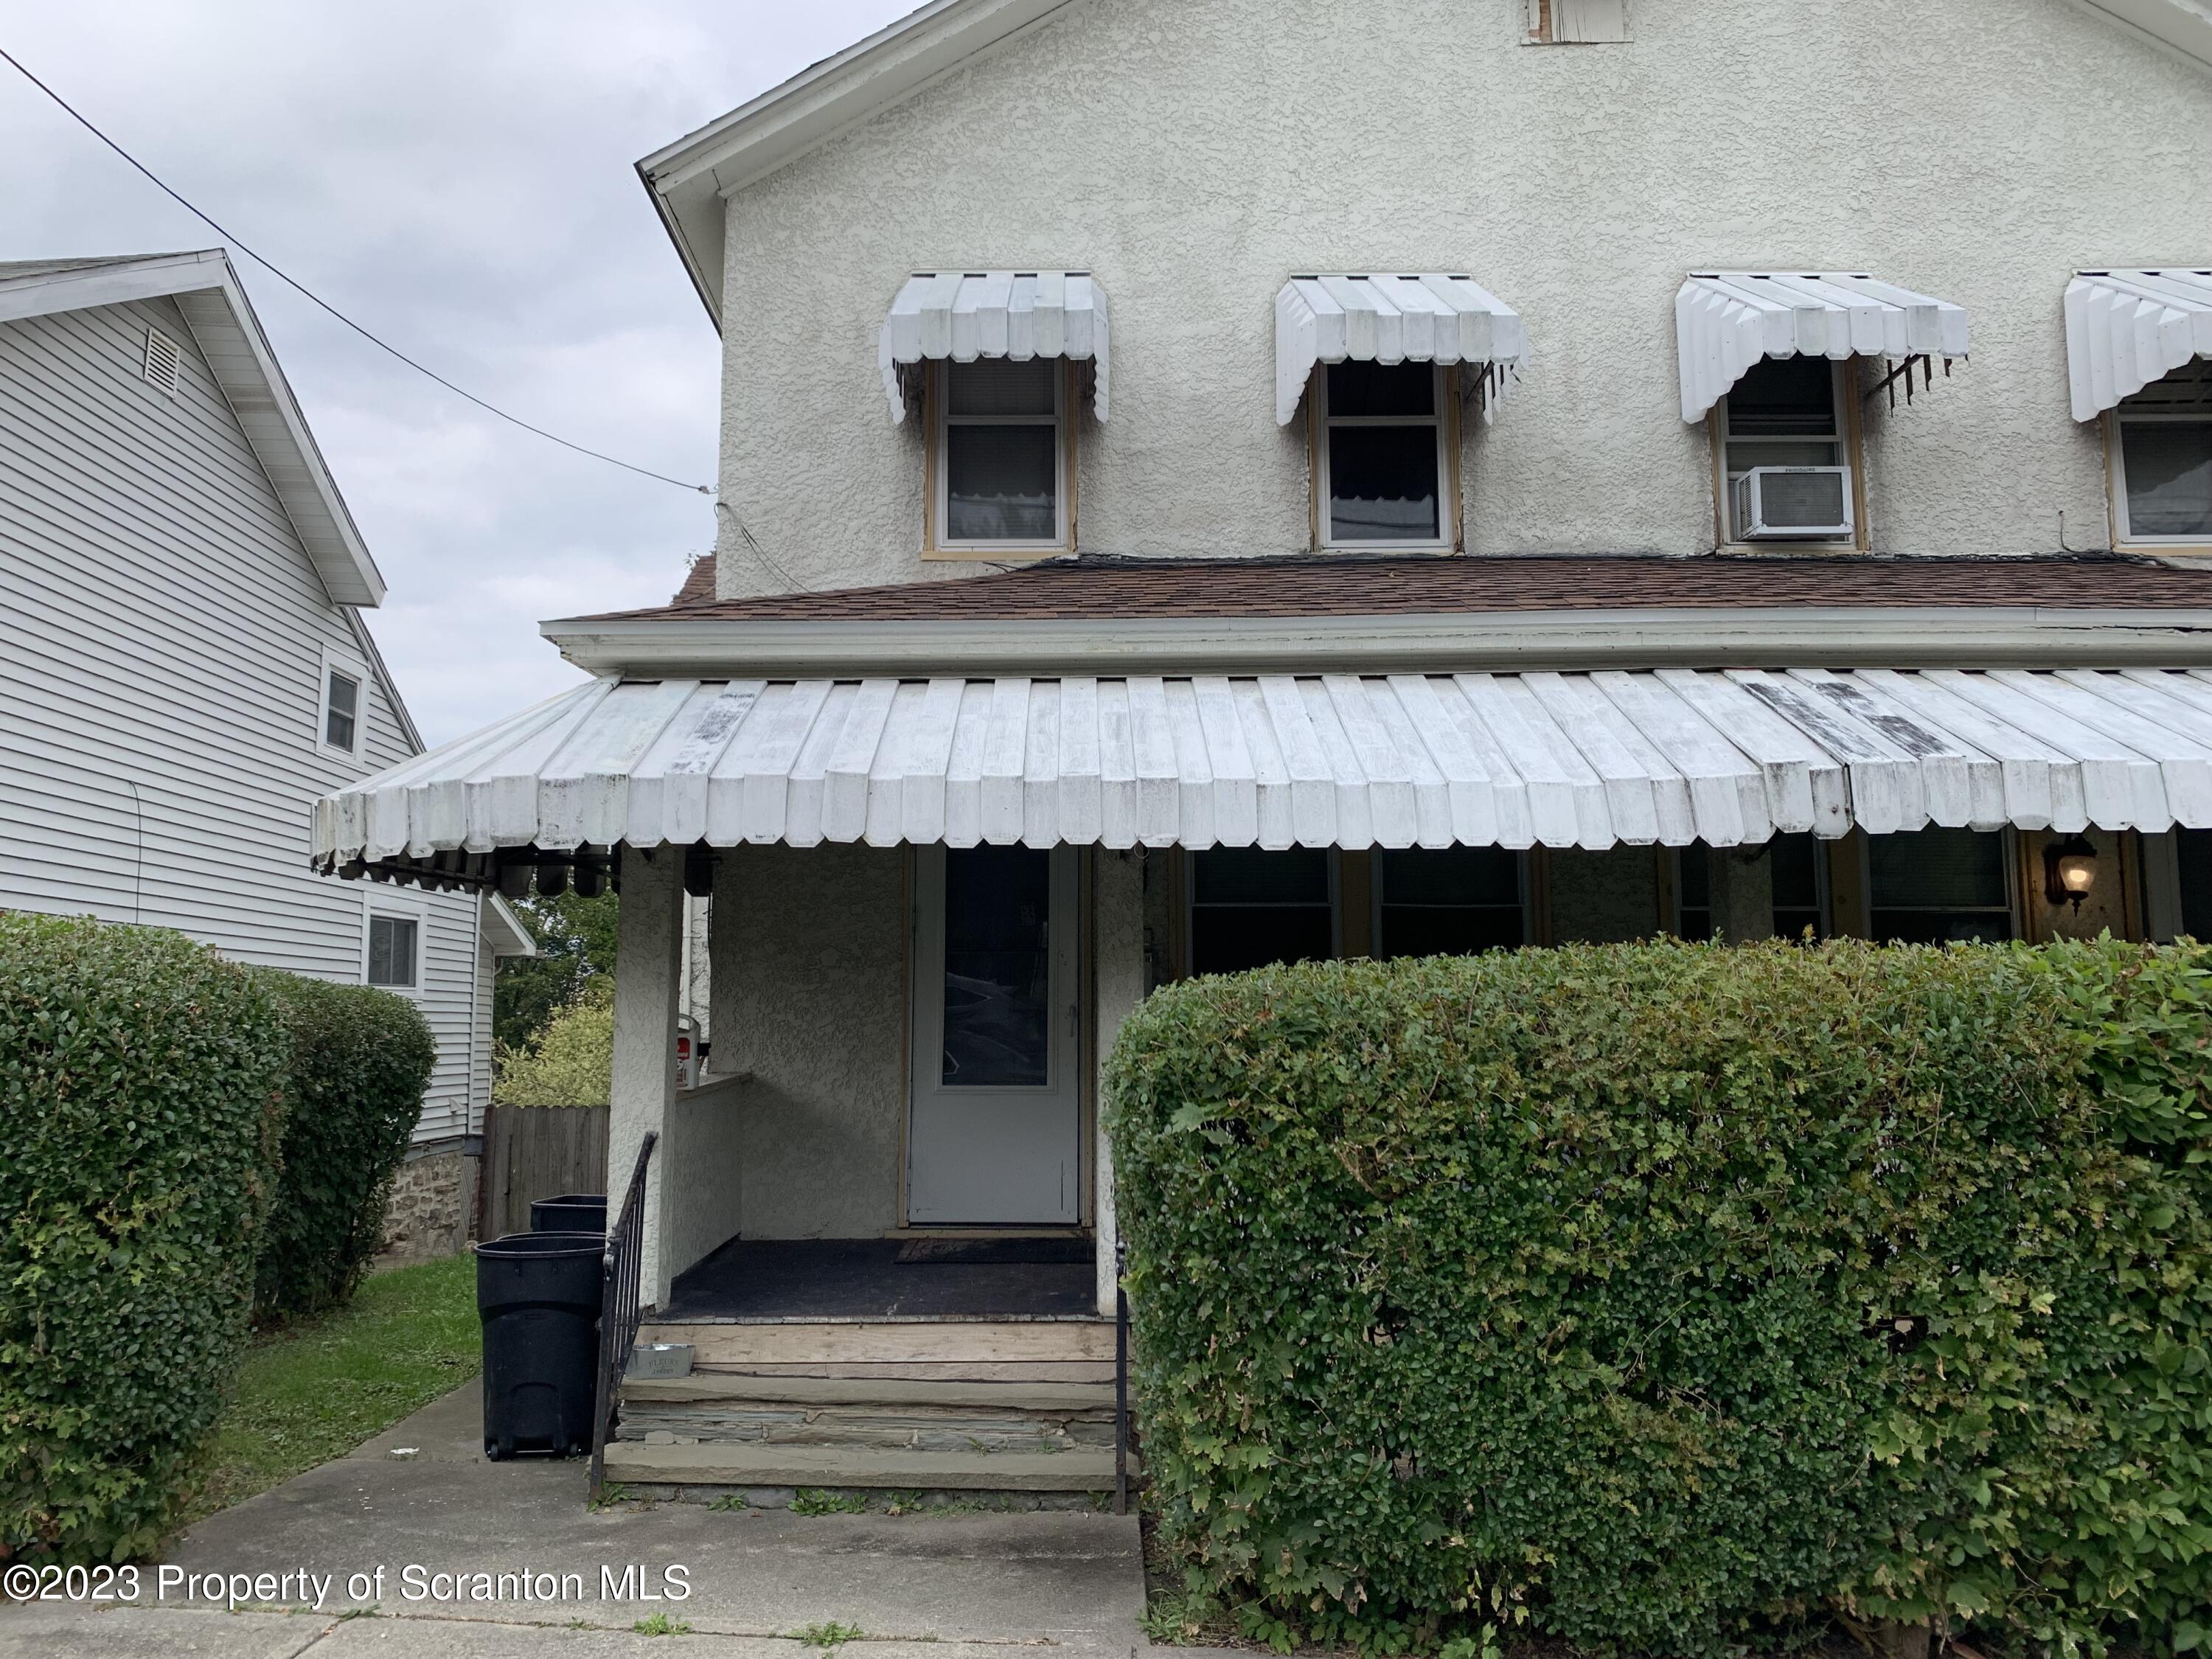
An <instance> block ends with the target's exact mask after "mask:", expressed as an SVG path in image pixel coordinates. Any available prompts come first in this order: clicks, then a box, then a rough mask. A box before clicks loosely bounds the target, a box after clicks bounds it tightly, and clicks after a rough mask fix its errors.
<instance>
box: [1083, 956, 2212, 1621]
mask: <svg viewBox="0 0 2212 1659" xmlns="http://www.w3.org/2000/svg"><path fill="white" fill-rule="evenodd" d="M2208 966H2212V953H2207V952H2204V951H2198V950H2197V949H2195V948H2193V947H2191V948H2188V949H2182V950H2171V951H2154V950H2149V949H2144V948H2138V947H2131V946H2126V945H2114V944H2112V943H2110V942H2105V943H2102V944H2100V945H2090V946H2076V947H2052V948H2050V949H2048V950H2045V951H2030V950H2027V949H2024V948H1972V949H1954V950H1950V951H1938V950H1928V949H1884V948H1879V947H1875V946H1869V945H1858V944H1851V943H1837V944H1833V945H1825V946H1821V947H1818V948H1810V949H1808V948H1806V947H1803V946H1796V945H1783V944H1775V945H1760V946H1753V947H1747V948H1739V949H1728V948H1724V947H1717V946H1712V945H1680V944H1674V943H1664V942H1662V943H1654V944H1646V945H1622V946H1613V947H1588V948H1572V949H1566V950H1559V951H1521V952H1516V953H1511V954H1499V955H1494V956H1487V957H1475V958H1461V959H1436V960H1431V961H1423V962H1412V963H1391V964H1388V965H1383V964H1373V963H1332V964H1310V965H1305V966H1299V967H1292V968H1278V969H1263V970H1261V971H1259V972H1257V973H1253V974H1248V975H1238V976H1237V977H1235V978H1231V979H1213V980H1202V981H1192V982H1188V983H1185V984H1182V985H1178V986H1174V987H1169V988H1167V989H1165V990H1163V991H1161V992H1160V993H1158V994H1156V995H1154V996H1153V997H1152V999H1150V1000H1148V1001H1147V1002H1146V1004H1145V1005H1144V1006H1142V1007H1141V1008H1140V1009H1139V1011H1138V1012H1137V1013H1136V1014H1135V1015H1134V1016H1133V1018H1131V1019H1130V1020H1129V1021H1128V1022H1127V1024H1126V1025H1125V1026H1124V1028H1123V1030H1122V1033H1121V1039H1120V1041H1119V1042H1117V1044H1116V1045H1115V1051H1114V1054H1113V1055H1112V1057H1111V1059H1110V1060H1109V1067H1108V1077H1107V1090H1108V1094H1109V1101H1110V1108H1109V1110H1110V1119H1109V1123H1110V1130H1111V1133H1112V1136H1113V1140H1114V1146H1115V1159H1116V1164H1115V1167H1116V1170H1117V1178H1118V1200H1119V1209H1120V1213H1121V1225H1122V1226H1123V1228H1124V1230H1125V1232H1126V1234H1127V1237H1128V1239H1129V1242H1130V1246H1131V1257H1130V1277H1131V1281H1132V1304H1133V1309H1134V1312H1135V1320H1136V1338H1137V1356H1138V1365H1137V1381H1138V1386H1139V1397H1140V1400H1141V1402H1142V1408H1143V1416H1142V1420H1143V1424H1144V1428H1145V1437H1146V1458H1147V1467H1148V1468H1149V1470H1150V1472H1151V1474H1152V1481H1153V1493H1154V1501H1155V1503H1156V1504H1157V1505H1158V1510H1159V1514H1160V1520H1161V1525H1162V1531H1163V1534H1164V1539H1165V1541H1166V1542H1167V1544H1168V1546H1169V1547H1170V1549H1171V1550H1172V1551H1173V1552H1174V1553H1176V1555H1177V1557H1178V1558H1179V1559H1180V1560H1181V1562H1182V1565H1183V1567H1184V1570H1185V1572H1186V1576H1187V1578H1188V1583H1189V1586H1190V1588H1191V1589H1193V1590H1194V1591H1196V1592H1200V1593H1203V1594H1205V1595H1209V1596H1211V1597H1212V1598H1214V1599H1216V1600H1217V1601H1221V1602H1223V1603H1225V1604H1228V1605H1231V1606H1235V1607H1238V1608H1240V1610H1241V1616H1242V1618H1243V1623H1244V1626H1245V1628H1246V1630H1247V1631H1248V1632H1249V1633H1250V1634H1253V1635H1255V1636H1258V1637H1261V1638H1266V1639H1269V1640H1272V1641H1273V1642H1275V1643H1276V1644H1278V1645H1281V1644H1286V1643H1288V1642H1291V1641H1292V1640H1295V1639H1297V1638H1301V1637H1316V1638H1350V1639H1353V1640H1356V1641H1358V1642H1360V1643H1362V1644H1365V1645H1369V1646H1381V1647H1383V1648H1397V1647H1402V1646H1404V1645H1407V1644H1430V1643H1440V1642H1447V1641H1457V1640H1461V1639H1463V1638H1478V1639H1479V1638H1481V1637H1482V1635H1483V1633H1484V1632H1483V1626H1486V1625H1490V1626H1510V1625H1511V1624H1514V1623H1516V1622H1519V1621H1522V1620H1527V1621H1528V1622H1529V1623H1530V1624H1532V1625H1533V1626H1534V1627H1536V1628H1539V1629H1541V1630H1543V1631H1546V1632H1550V1633H1552V1634H1553V1635H1556V1636H1559V1637H1562V1638H1566V1639H1568V1640H1571V1641H1573V1642H1576V1643H1578V1644H1587V1645H1593V1646H1604V1645H1607V1644H1625V1645H1631V1646H1634V1647H1637V1648H1641V1649H1644V1650H1657V1651H1667V1652H1708V1653H1717V1652H1721V1651H1723V1650H1729V1649H1732V1648H1737V1647H1741V1645H1743V1644H1746V1643H1747V1642H1756V1641H1759V1640H1761V1639H1764V1638H1771V1637H1773V1636H1775V1635H1777V1634H1778V1632H1779V1631H1780V1630H1781V1629H1783V1628H1784V1627H1786V1626H1788V1625H1790V1623H1791V1622H1793V1621H1796V1620H1800V1619H1802V1618H1803V1617H1804V1616H1806V1615H1808V1614H1812V1613H1820V1612H1821V1611H1822V1610H1824V1609H1829V1608H1833V1609H1836V1610H1838V1611H1841V1612H1844V1613H1848V1614H1850V1615H1853V1616H1856V1617H1859V1618H1865V1619H1917V1618H1922V1617H1927V1616H1930V1615H1935V1616H1939V1617H1946V1618H1951V1619H1954V1620H1960V1621H1978V1622H1980V1623H1981V1624H1983V1625H1984V1626H1987V1627H1989V1628H1990V1629H1991V1630H1992V1631H1994V1632H1998V1633H2000V1634H2001V1635H2004V1636H2008V1637H2011V1638H2036V1639H2039V1640H2042V1641H2045V1642H2050V1643H2052V1644H2057V1646H2059V1647H2061V1648H2062V1649H2064V1648H2070V1647H2072V1646H2074V1645H2075V1644H2086V1645H2088V1646H2090V1647H2096V1646H2098V1645H2099V1644H2101V1643H2102V1642H2103V1641H2104V1640H2105V1639H2106V1633H2107V1632H2121V1633H2124V1635H2125V1636H2126V1637H2127V1638H2129V1639H2130V1640H2132V1641H2136V1642H2142V1643H2145V1644H2152V1645H2160V1644H2164V1645H2166V1646H2170V1647H2172V1648H2188V1647H2191V1646H2193V1645H2196V1644H2200V1643H2202V1642H2203V1640H2205V1638H2204V1635H2203V1632H2202V1631H2201V1629H2200V1628H2199V1626H2200V1623H2201V1621H2202V1619H2203V1612H2202V1610H2203V1608H2204V1607H2206V1606H2207V1605H2208V1604H2212V1363H2208V1359H2212V1343H2209V1342H2208V1332H2212V1162H2208V1157H2212V1121H2208V1118H2207V1116H2206V1111H2205V1107H2206V1092H2205V1091H2206V1089H2207V1086H2208V1073H2212V996H2209V995H2208V987H2209V986H2212V976H2208Z"/></svg>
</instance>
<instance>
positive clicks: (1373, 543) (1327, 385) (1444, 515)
mask: <svg viewBox="0 0 2212 1659" xmlns="http://www.w3.org/2000/svg"><path fill="white" fill-rule="evenodd" d="M1450 387H1451V377H1450V375H1449V372H1448V371H1446V370H1444V369H1442V368H1437V366H1436V365H1435V364H1433V363H1413V362H1406V363H1376V362H1341V363H1331V364H1329V365H1328V367H1327V368H1325V369H1324V370H1323V371H1322V374H1321V376H1320V384H1319V392H1320V409H1319V416H1318V418H1319V422H1320V444H1319V448H1320V453H1319V455H1318V457H1317V458H1316V459H1317V462H1318V465H1319V470H1320V477H1319V479H1318V488H1317V489H1316V496H1317V498H1318V506H1319V509H1320V516H1321V540H1322V545H1323V546H1324V547H1402V548H1433V547H1449V546H1450V545H1452V543H1453V539H1454V532H1455V529H1456V526H1455V524H1454V522H1453V520H1455V518H1456V517H1457V512H1456V508H1455V506H1454V505H1453V504H1452V503H1451V501H1450V499H1449V484H1450V480H1451V465H1450V463H1451V456H1450V453H1449V432H1448V428H1449V426H1450V424H1451V422H1450V418H1449V416H1450V404H1449V394H1450Z"/></svg>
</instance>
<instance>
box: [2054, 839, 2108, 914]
mask: <svg viewBox="0 0 2212 1659" xmlns="http://www.w3.org/2000/svg"><path fill="white" fill-rule="evenodd" d="M2096 884H2097V849H2096V848H2093V847H2092V846H2091V845H2090V844H2089V843H2088V842H2087V841H2085V840H2083V839H2082V838H2081V836H2068V837H2067V838H2066V839H2065V840H2064V841H2063V842H2061V841H2054V842H2050V843H2048V844H2047V845H2046V846H2045V848H2044V849H2043V896H2044V897H2045V898H2047V899H2049V900H2050V901H2051V903H2053V904H2070V905H2072V906H2073V907H2074V908H2075V909H2076V910H2079V909H2080V908H2081V901H2082V900H2083V899H2085V898H2087V897H2088V896H2089V890H2090V889H2091V888H2092V887H2093V886H2095V885H2096Z"/></svg>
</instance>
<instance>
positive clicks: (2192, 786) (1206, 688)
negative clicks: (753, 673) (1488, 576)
mask: <svg viewBox="0 0 2212 1659" xmlns="http://www.w3.org/2000/svg"><path fill="white" fill-rule="evenodd" d="M1854 824H1857V825H1858V826H1860V827H1862V828H1863V829H1867V830H1869V831H1870V832H1873V833H1875V834H1886V833H1890V832H1893V831H1898V830H1908V829H1920V828H1922V827H1923V826H1925V825H1928V824H1942V825H1950V826H1960V825H1964V826H1970V827H1972V828H1975V829H1997V828H2001V827H2002V826H2004V825H2007V824H2013V825H2017V826H2019V827H2020V828H2022V829H2046V828H2048V829H2059V830H2075V829H2083V828H2086V827H2087V826H2089V825H2092V824H2093V825H2096V826H2098V827H2100V828H2103V829H2144V830H2164V829H2171V828H2172V827H2174V826H2175V825H2177V824H2180V825H2185V826H2187V827H2191V828H2212V671H2195V670H2160V669H2148V670H2144V669H2130V670H2064V671H2025V670H2002V669H2001V670H1990V671H1968V670H1922V671H1909V670H1862V671H1833V670H1828V669H1795V670H1788V671H1771V670H1756V669H1731V670H1701V669H1668V668H1661V669H1656V670H1650V671H1595V672H1590V673H1469V674H1398V675H1389V676H1360V675H1352V674H1343V675H1337V674H1330V675H1322V676H1314V677H1307V676H1293V675H1287V674H1285V675H1269V674H1260V675H1252V676H1239V677H1228V676H1221V677H1209V676H1206V675H1194V676H1190V677H1188V678H1141V677H1131V678H1125V679H1111V678H1106V679H1094V678H1061V679H975V680H963V679H930V680H920V679H916V680H898V679H889V678H886V679H864V680H842V681H832V680H787V681H761V680H696V679H670V680H661V681H651V682H623V681H618V680H613V679H605V680H599V681H596V682H594V683H592V684H588V685H586V686H583V687H581V688H580V689H579V690H575V691H573V692H569V693H567V694H565V695H563V696H560V697H556V698H555V699H553V700H552V701H551V702H545V703H541V704H539V705H538V707H537V708H532V709H530V710H527V711H526V712H525V713H523V714H518V715H515V716H514V717H513V718H512V719H510V720H506V721H504V722H502V723H501V724H500V725H497V726H492V727H490V728H489V729H488V730H486V731H484V732H479V733H477V735H475V736H473V737H470V738H462V739H460V740H459V742H456V743H453V744H447V746H446V747H445V748H442V749H440V750H435V751H433V752H432V753H430V754H428V755H424V756H421V757H417V758H416V759H415V760H412V761H410V762H408V763H406V764H404V765H402V766H398V767H395V768H393V769H391V770H390V771H387V772H385V773H383V774H381V775H378V776H376V777H373V778H369V779H367V780H365V781H362V782H361V783H359V784H357V785H356V786H355V787H351V788H349V789H347V790H344V791H343V792H342V793H337V794H335V795H331V796H329V797H327V798H325V799H324V800H323V801H322V802H321V803H320V804H319V806H318V809H317V811H316V818H315V841H314V855H315V859H316V861H317V863H318V864H319V866H321V867H323V868H325V869H326V870H327V869H331V868H334V867H337V866H356V865H366V866H369V867H370V869H371V871H372V872H373V873H380V874H388V873H394V872H400V873H404V872H405V871H406V870H407V869H408V868H410V866H411V867H417V868H419V867H423V866H430V865H432V864H433V863H434V861H435V867H436V868H437V869H438V870H440V871H441V872H443V873H445V874H447V875H448V876H455V877H459V878H463V879H468V880H486V879H489V877H490V875H491V873H492V872H493V871H494V870H495V867H496V865H497V864H498V863H499V862H500V861H501V860H500V859H499V857H498V855H499V854H501V851H502V849H512V848H537V849H540V850H543V851H547V852H556V853H558V852H573V851H574V850H575V849H577V848H605V847H608V846H611V845H612V844H614V843H617V842H629V843H631V844H632V845H634V846H647V847H650V846H655V845H659V844H660V843H662V842H670V843H674V844H677V845H682V846H690V845H693V844H696V843H701V842H704V843H706V844H708V845H709V846H715V847H731V846H735V845H738V844H739V843H744V842H786V843H788V844H790V845H793V846H800V847H806V846H813V845H816V844H817V843H820V842H867V843H869V844H871V845H875V846H893V845H896V844H898V843H901V842H914V843H918V844H930V843H937V842H942V843H945V844H946V845H950V846H954V847H969V846H974V845H976V844H978V843H980V842H991V843H997V844H1011V843H1015V842H1019V843H1022V844H1024V845H1028V846H1031V847H1050V846H1053V845H1054V844H1056V843H1059V842H1071V843H1075V844H1079V845H1097V846H1103V847H1109V848H1126V847H1133V846H1139V845H1142V846H1147V847H1167V846H1174V845H1181V846H1184V847H1192V848H1206V847H1212V846H1217V845H1218V846H1231V847H1249V846H1260V847H1269V848H1286V847H1292V846H1304V847H1326V846H1336V847H1346V848H1364V847H1370V846H1382V847H1410V846H1423V847H1443V846H1449V845H1451V844H1454V843H1455V842H1456V843H1465V844H1470V845H1498V846H1505V847H1528V846H1530V845H1534V844H1541V845H1544V846H1548V847H1583V848H1604V847H1611V846H1613V845H1616V844H1620V843H1627V844H1630V845H1646V844H1650V843H1653V842H1658V843H1662V844H1664V845H1667V846H1683V845H1686V844H1688V843H1689V842H1692V841H1699V840H1702V841H1704V842H1707V843H1708V844H1710V845H1712V846H1716V847H1732V846H1737V845H1741V844H1745V843H1754V842H1762V841H1765V840H1766V839H1767V838H1768V837H1769V836H1771V835H1773V834H1775V833H1777V832H1778V831H1784V832H1786V831H1802V830H1811V831H1813V832H1814V833H1815V834H1817V835H1821V836H1840V835H1842V834H1844V832H1845V831H1846V830H1847V829H1850V827H1851V826H1852V825H1854ZM513 861H516V862H526V861H527V860H522V859H516V860H513Z"/></svg>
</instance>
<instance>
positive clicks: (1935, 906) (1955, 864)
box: [1867, 829, 2015, 945]
mask: <svg viewBox="0 0 2212 1659" xmlns="http://www.w3.org/2000/svg"><path fill="white" fill-rule="evenodd" d="M2006 846H2007V842H2006V838H2005V836H2004V833H2003V832H2002V830H1990V831H1988V832H1986V833H1984V832H1982V831H1979V830H1974V829H1919V830H1915V831H1912V832H1911V833H1910V834H1906V835H1899V836H1870V837H1869V839H1868V842H1867V907H1868V911H1869V918H1868V919H1869V922H1870V924H1871V927H1872V931H1873V934H1874V937H1875V938H1876V939H1884V940H1888V941H1892V942H1894V943H1898V944H1903V945H1942V944H1948V943H1950V942H1952V941H1954V940H1962V939H1980V940H1985V941H1988V942H1990V943H1996V942H1998V941H2001V940H2004V939H2011V938H2013V937H2014V935H2015V922H2014V917H2013V911H2014V905H2013V896H2012V880H2011V876H2010V861H2009V860H2008V859H2007V857H2006Z"/></svg>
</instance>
